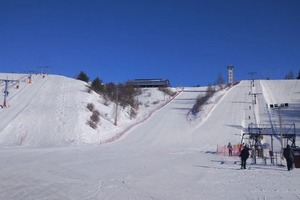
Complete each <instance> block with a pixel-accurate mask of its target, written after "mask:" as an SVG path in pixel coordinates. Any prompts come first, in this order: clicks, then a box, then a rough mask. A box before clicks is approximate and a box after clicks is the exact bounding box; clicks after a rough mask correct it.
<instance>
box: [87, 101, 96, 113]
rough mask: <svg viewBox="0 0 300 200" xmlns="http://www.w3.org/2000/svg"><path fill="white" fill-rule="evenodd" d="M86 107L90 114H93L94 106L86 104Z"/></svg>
mask: <svg viewBox="0 0 300 200" xmlns="http://www.w3.org/2000/svg"><path fill="white" fill-rule="evenodd" d="M86 107H87V109H88V110H89V111H91V112H93V111H94V109H95V105H94V104H93V103H88V104H87V106H86Z"/></svg>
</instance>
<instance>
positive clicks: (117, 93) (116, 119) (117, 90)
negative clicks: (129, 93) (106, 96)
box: [114, 82, 119, 126]
mask: <svg viewBox="0 0 300 200" xmlns="http://www.w3.org/2000/svg"><path fill="white" fill-rule="evenodd" d="M116 95H117V97H116V116H115V123H114V125H115V126H118V104H119V89H118V82H116Z"/></svg>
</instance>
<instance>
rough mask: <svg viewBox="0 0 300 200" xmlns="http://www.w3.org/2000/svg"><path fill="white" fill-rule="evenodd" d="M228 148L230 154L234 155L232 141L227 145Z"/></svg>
mask: <svg viewBox="0 0 300 200" xmlns="http://www.w3.org/2000/svg"><path fill="white" fill-rule="evenodd" d="M227 149H228V155H229V156H232V145H231V143H230V142H229V143H228V145H227Z"/></svg>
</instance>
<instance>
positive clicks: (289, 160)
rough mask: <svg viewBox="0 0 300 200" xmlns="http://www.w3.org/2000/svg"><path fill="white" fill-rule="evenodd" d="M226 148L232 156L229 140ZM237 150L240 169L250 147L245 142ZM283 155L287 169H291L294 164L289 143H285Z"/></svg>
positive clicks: (245, 162) (245, 160) (245, 161)
mask: <svg viewBox="0 0 300 200" xmlns="http://www.w3.org/2000/svg"><path fill="white" fill-rule="evenodd" d="M227 149H228V155H229V156H232V149H233V147H232V145H231V143H230V142H229V143H228V145H227ZM239 150H240V155H239V157H240V158H241V169H246V164H247V159H248V158H249V156H250V153H249V150H250V148H249V147H248V145H247V144H243V145H241V148H239ZM283 156H284V158H285V160H286V165H287V170H288V171H290V170H292V169H293V166H294V153H293V150H292V149H291V147H290V145H287V146H286V148H285V149H284V150H283Z"/></svg>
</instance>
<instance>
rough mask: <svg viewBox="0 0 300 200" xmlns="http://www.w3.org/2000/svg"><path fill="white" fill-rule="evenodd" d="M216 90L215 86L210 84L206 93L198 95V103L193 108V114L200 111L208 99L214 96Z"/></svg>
mask: <svg viewBox="0 0 300 200" xmlns="http://www.w3.org/2000/svg"><path fill="white" fill-rule="evenodd" d="M215 92H216V90H215V88H214V87H212V86H211V85H209V86H208V87H207V90H206V92H205V95H199V96H198V97H197V100H196V103H195V104H194V106H193V108H192V110H191V111H192V114H193V115H195V114H196V113H197V112H199V110H200V108H201V107H202V106H203V105H204V104H205V103H206V102H207V101H208V99H209V98H210V97H212V96H213V94H214V93H215Z"/></svg>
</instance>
